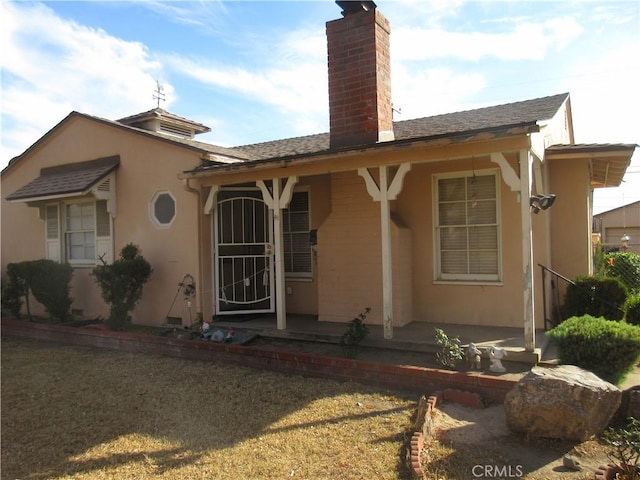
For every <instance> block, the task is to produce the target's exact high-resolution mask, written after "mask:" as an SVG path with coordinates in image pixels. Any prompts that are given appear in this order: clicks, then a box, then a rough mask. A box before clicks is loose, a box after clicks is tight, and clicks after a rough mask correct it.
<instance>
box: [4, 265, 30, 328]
mask: <svg viewBox="0 0 640 480" xmlns="http://www.w3.org/2000/svg"><path fill="white" fill-rule="evenodd" d="M17 265H18V264H17V263H10V264H9V265H7V277H8V279H7V280H6V281H5V279H4V278H3V279H2V280H3V282H2V308H3V310H6V311H8V312H9V313H10V314H11V316H12V317H14V318H20V313H21V310H22V304H23V301H22V299H23V298H25V299H26V298H28V294H29V288H28V286H27V284H26V281H25V280H24V278H22V277H20V276H19V275H18V274H17V272H16V267H17ZM27 310H29V309H28V308H27ZM28 314H29V315H30V312H28Z"/></svg>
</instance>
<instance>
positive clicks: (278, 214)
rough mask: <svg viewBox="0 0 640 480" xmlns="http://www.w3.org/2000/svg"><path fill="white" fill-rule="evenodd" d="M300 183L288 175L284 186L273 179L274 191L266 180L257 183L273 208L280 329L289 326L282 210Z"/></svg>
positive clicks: (277, 179) (265, 199)
mask: <svg viewBox="0 0 640 480" xmlns="http://www.w3.org/2000/svg"><path fill="white" fill-rule="evenodd" d="M296 183H298V177H296V176H293V177H288V178H287V181H286V183H285V186H284V188H282V187H281V185H280V179H279V178H274V179H273V180H272V191H271V192H270V191H269V188H268V187H267V185H266V184H265V182H264V181H262V180H258V181H257V182H256V185H257V186H258V188H259V189H260V190H261V191H262V197H263V199H264V202H265V204H266V205H267V207H268V208H269V209H270V210H273V250H274V260H273V263H274V267H275V282H276V285H275V287H276V326H277V329H278V330H285V329H286V328H287V308H286V304H285V302H286V296H285V287H286V285H285V273H284V235H283V232H282V210H283V209H285V208H287V207H288V206H289V202H290V201H291V197H292V196H293V187H294V186H295V185H296Z"/></svg>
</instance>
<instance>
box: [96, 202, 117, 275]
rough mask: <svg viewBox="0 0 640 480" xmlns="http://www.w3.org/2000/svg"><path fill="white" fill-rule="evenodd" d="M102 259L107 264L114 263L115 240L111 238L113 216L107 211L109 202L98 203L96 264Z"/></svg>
mask: <svg viewBox="0 0 640 480" xmlns="http://www.w3.org/2000/svg"><path fill="white" fill-rule="evenodd" d="M100 258H102V259H103V260H104V261H105V262H106V263H112V262H113V239H112V236H111V215H110V214H109V212H108V211H107V201H106V200H98V201H97V202H96V262H97V263H98V265H100V264H101V262H100Z"/></svg>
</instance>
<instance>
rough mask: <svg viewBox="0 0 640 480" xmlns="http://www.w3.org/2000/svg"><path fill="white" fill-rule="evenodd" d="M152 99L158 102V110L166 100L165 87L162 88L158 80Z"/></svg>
mask: <svg viewBox="0 0 640 480" xmlns="http://www.w3.org/2000/svg"><path fill="white" fill-rule="evenodd" d="M152 98H153V99H154V100H157V102H158V103H157V105H158V107H157V108H160V102H165V101H166V99H165V98H164V87H163V86H162V84H161V83H160V82H159V81H158V80H156V89H155V90H154V91H153V96H152Z"/></svg>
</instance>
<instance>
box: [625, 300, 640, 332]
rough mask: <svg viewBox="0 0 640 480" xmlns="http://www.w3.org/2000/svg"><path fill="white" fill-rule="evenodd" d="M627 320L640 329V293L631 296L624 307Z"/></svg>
mask: <svg viewBox="0 0 640 480" xmlns="http://www.w3.org/2000/svg"><path fill="white" fill-rule="evenodd" d="M624 311H625V314H624V315H625V317H624V318H625V320H626V321H627V323H630V324H631V325H637V326H639V327H640V292H638V293H636V294H635V295H629V298H627V303H625V305H624Z"/></svg>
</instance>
